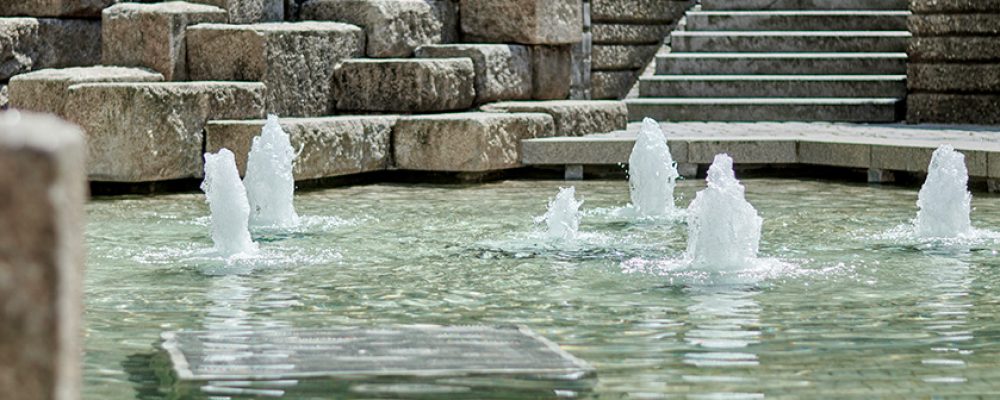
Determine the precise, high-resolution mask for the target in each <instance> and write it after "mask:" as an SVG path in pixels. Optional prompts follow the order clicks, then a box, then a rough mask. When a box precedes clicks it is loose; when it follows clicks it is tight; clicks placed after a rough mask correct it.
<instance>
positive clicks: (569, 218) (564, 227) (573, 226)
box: [542, 187, 583, 240]
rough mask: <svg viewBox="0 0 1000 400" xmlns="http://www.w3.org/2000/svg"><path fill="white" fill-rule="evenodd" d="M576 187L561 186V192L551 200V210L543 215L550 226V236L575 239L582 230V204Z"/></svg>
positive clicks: (559, 238)
mask: <svg viewBox="0 0 1000 400" xmlns="http://www.w3.org/2000/svg"><path fill="white" fill-rule="evenodd" d="M582 204H583V201H577V200H576V188H575V187H568V188H559V194H558V195H556V198H555V199H554V200H552V201H549V210H548V211H547V212H546V213H545V215H544V216H542V219H544V220H545V224H546V226H548V228H549V230H548V237H549V238H550V239H554V240H574V239H576V237H577V234H578V233H579V230H580V206H581V205H582Z"/></svg>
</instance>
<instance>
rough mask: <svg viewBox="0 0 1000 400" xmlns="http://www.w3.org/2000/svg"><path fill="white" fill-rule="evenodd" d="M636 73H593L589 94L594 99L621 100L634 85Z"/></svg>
mask: <svg viewBox="0 0 1000 400" xmlns="http://www.w3.org/2000/svg"><path fill="white" fill-rule="evenodd" d="M638 75H639V72H638V71H594V74H593V75H592V76H591V93H592V94H593V98H594V99H622V98H625V95H626V94H628V92H629V90H631V89H632V85H634V84H635V80H636V77H637V76H638Z"/></svg>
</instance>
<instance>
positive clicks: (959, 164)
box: [916, 145, 972, 238]
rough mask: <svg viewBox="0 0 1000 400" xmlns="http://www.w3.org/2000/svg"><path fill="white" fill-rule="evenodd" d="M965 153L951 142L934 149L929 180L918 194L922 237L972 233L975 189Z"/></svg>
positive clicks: (919, 227) (949, 236)
mask: <svg viewBox="0 0 1000 400" xmlns="http://www.w3.org/2000/svg"><path fill="white" fill-rule="evenodd" d="M968 183H969V171H968V170H967V169H966V167H965V156H964V155H963V154H962V153H959V152H957V151H955V149H954V148H952V147H951V146H949V145H942V146H941V147H938V148H937V150H935V151H934V155H933V156H932V157H931V163H930V166H928V168H927V180H926V181H924V185H923V187H921V188H920V193H919V195H918V200H917V207H920V210H919V211H917V220H916V230H917V234H918V235H919V236H921V237H930V238H954V237H958V236H963V235H967V234H970V233H971V232H972V222H971V221H970V219H969V212H970V210H971V203H972V193H969V190H968Z"/></svg>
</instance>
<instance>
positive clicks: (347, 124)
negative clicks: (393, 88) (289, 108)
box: [205, 116, 397, 181]
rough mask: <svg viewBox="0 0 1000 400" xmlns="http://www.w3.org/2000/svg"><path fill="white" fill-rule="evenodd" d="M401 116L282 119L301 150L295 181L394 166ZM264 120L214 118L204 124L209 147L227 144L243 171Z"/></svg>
mask: <svg viewBox="0 0 1000 400" xmlns="http://www.w3.org/2000/svg"><path fill="white" fill-rule="evenodd" d="M396 119H397V117H396V116H336V117H322V118H282V119H281V120H280V124H281V128H282V129H284V131H285V132H286V133H288V136H289V138H290V139H291V143H292V147H294V148H295V149H296V150H297V151H300V153H299V155H298V157H296V159H295V164H294V168H293V170H292V173H293V174H294V176H295V180H297V181H301V180H309V179H320V178H330V177H336V176H343V175H350V174H358V173H364V172H371V171H381V170H385V169H387V168H388V167H389V164H390V161H391V160H390V159H391V154H390V140H391V136H392V127H393V125H394V124H395V123H396ZM264 123H265V121H263V120H252V121H209V123H208V125H206V126H205V151H208V152H216V151H219V149H222V148H227V149H229V150H232V152H233V153H234V154H235V155H236V166H237V168H238V169H239V171H240V175H241V176H242V175H243V173H244V171H245V170H246V162H247V154H248V153H249V152H250V145H251V144H252V143H253V138H255V137H257V136H259V135H260V133H261V129H262V128H263V127H264Z"/></svg>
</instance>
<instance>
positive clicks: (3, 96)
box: [0, 84, 10, 111]
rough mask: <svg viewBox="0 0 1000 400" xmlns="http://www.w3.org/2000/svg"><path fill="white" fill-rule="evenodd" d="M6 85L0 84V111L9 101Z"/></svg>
mask: <svg viewBox="0 0 1000 400" xmlns="http://www.w3.org/2000/svg"><path fill="white" fill-rule="evenodd" d="M9 93H10V92H9V89H8V88H7V85H4V84H0V111H2V110H6V109H7V104H9V102H10V94H9Z"/></svg>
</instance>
